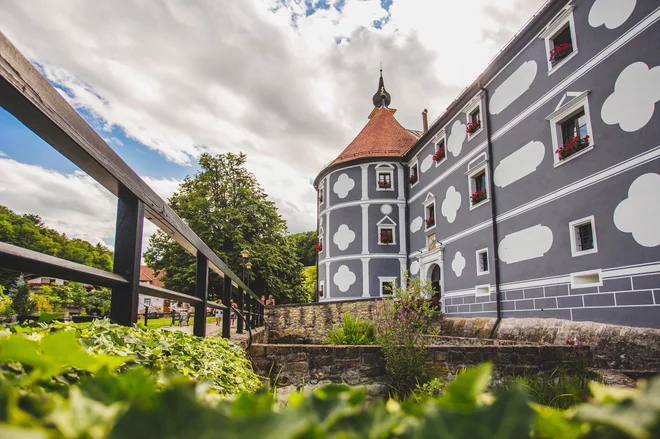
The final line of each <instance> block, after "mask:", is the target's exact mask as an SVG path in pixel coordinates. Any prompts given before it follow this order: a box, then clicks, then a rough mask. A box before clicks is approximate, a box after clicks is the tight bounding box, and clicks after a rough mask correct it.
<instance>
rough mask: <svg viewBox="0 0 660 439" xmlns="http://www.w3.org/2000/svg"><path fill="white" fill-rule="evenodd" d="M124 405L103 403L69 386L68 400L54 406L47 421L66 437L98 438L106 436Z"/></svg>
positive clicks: (72, 438)
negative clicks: (56, 406)
mask: <svg viewBox="0 0 660 439" xmlns="http://www.w3.org/2000/svg"><path fill="white" fill-rule="evenodd" d="M124 406H125V404H123V403H115V404H111V405H105V404H103V403H100V402H98V401H95V400H93V399H90V398H87V397H86V396H84V395H83V394H82V392H81V391H80V389H79V388H78V387H71V389H70V390H69V399H68V401H67V402H66V403H65V404H62V405H60V406H59V407H58V408H56V409H55V410H54V411H53V412H52V413H51V414H50V415H49V416H48V418H47V421H48V422H51V423H53V424H54V425H55V426H56V427H57V429H58V430H59V432H60V433H61V434H62V435H63V436H64V437H65V438H67V439H68V438H71V439H74V438H92V439H97V438H98V439H100V438H104V437H106V436H107V434H108V432H109V431H110V429H111V428H112V426H113V425H114V420H115V419H116V418H117V415H119V413H121V412H122V411H123V409H124Z"/></svg>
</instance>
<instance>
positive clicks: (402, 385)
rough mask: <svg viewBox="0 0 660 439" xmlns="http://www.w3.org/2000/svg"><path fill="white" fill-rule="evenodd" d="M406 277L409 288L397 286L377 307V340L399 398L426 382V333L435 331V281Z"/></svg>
mask: <svg viewBox="0 0 660 439" xmlns="http://www.w3.org/2000/svg"><path fill="white" fill-rule="evenodd" d="M405 280H406V285H407V287H406V288H400V287H398V286H394V287H393V288H392V298H387V299H384V300H382V301H380V302H379V303H378V304H377V306H376V316H377V327H376V334H377V341H378V344H379V345H380V347H381V349H382V351H383V357H384V359H385V371H386V376H387V381H388V384H389V386H390V388H391V389H392V392H391V393H392V394H393V395H395V396H397V397H405V396H407V395H409V394H410V392H411V391H412V390H413V389H415V387H416V386H417V384H418V383H420V382H424V381H426V380H425V378H426V375H427V371H426V367H425V362H426V346H427V345H428V339H429V338H428V337H426V336H427V335H429V334H431V333H432V332H434V330H433V329H432V328H431V319H432V317H433V315H434V314H435V311H434V309H433V306H432V304H431V301H430V299H429V298H430V297H431V296H432V295H433V293H434V292H433V289H432V288H431V284H430V283H429V282H425V283H422V282H420V280H419V278H409V277H408V276H406V279H405Z"/></svg>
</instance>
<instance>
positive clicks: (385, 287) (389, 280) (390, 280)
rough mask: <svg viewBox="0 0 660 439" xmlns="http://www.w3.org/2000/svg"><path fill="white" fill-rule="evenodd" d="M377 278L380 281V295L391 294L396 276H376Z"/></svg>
mask: <svg viewBox="0 0 660 439" xmlns="http://www.w3.org/2000/svg"><path fill="white" fill-rule="evenodd" d="M378 280H379V281H380V296H381V297H383V296H391V295H392V293H393V289H394V286H395V284H396V277H383V276H378Z"/></svg>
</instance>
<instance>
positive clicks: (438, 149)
mask: <svg viewBox="0 0 660 439" xmlns="http://www.w3.org/2000/svg"><path fill="white" fill-rule="evenodd" d="M446 143H447V142H446V139H445V133H444V131H442V132H441V135H440V137H438V138H437V140H436V141H435V154H433V161H434V162H435V165H436V166H438V165H439V164H440V163H442V162H444V161H445V160H446V159H447V148H446V147H445V146H446Z"/></svg>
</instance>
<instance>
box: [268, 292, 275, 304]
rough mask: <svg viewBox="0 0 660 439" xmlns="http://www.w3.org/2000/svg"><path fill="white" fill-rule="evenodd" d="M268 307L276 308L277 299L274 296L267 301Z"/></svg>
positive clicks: (270, 296)
mask: <svg viewBox="0 0 660 439" xmlns="http://www.w3.org/2000/svg"><path fill="white" fill-rule="evenodd" d="M266 306H275V298H274V297H273V295H272V294H270V295H269V296H268V300H266Z"/></svg>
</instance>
